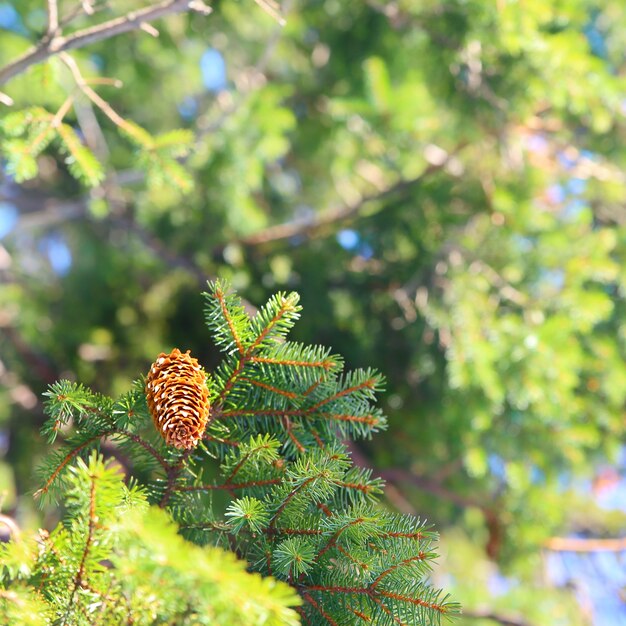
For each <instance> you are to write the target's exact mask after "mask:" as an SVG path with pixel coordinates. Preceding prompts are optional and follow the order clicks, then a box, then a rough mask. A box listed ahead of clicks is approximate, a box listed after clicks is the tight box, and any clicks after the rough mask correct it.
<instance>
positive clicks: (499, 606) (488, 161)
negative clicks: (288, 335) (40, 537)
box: [0, 0, 626, 626]
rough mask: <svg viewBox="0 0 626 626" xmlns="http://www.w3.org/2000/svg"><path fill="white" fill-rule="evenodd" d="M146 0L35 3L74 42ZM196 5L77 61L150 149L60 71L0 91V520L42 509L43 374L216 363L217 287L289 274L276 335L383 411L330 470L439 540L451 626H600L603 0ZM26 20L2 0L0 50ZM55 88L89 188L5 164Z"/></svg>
mask: <svg viewBox="0 0 626 626" xmlns="http://www.w3.org/2000/svg"><path fill="white" fill-rule="evenodd" d="M147 4H149V3H148V2H147V1H146V2H138V1H135V0H110V1H106V2H105V1H103V0H95V1H93V2H86V3H82V5H81V3H80V2H71V1H70V0H62V1H61V2H60V3H59V6H60V9H61V14H62V17H63V16H66V17H68V18H71V19H70V20H69V21H68V22H67V24H66V26H65V28H66V32H72V30H74V29H79V28H84V27H86V26H88V25H93V24H97V23H99V22H100V21H103V20H105V19H110V18H111V17H114V16H116V15H123V14H126V13H127V12H128V11H129V10H132V9H134V8H140V7H142V6H146V5H147ZM85 5H88V6H89V7H91V8H92V9H94V11H93V15H87V13H86V12H85V10H84V7H85ZM212 6H213V9H214V11H213V14H212V15H210V16H202V15H195V14H194V15H190V14H183V15H176V16H170V17H168V18H167V19H164V20H160V21H158V22H155V23H154V24H153V27H155V28H156V29H158V33H157V32H154V31H152V32H151V29H150V28H146V29H144V30H137V31H135V32H133V33H129V34H126V35H120V36H118V37H115V38H112V39H108V40H106V41H102V42H97V43H94V44H93V45H90V46H88V47H85V48H82V49H80V50H76V51H73V52H72V58H73V59H74V60H75V62H76V64H77V67H78V68H79V69H80V72H81V74H82V76H83V77H84V78H85V80H87V81H88V83H89V85H91V86H92V88H93V89H94V90H95V91H96V92H97V93H98V94H99V96H100V97H101V98H102V99H103V100H104V101H105V102H106V103H107V105H108V106H109V107H110V108H111V110H113V111H114V112H116V113H117V115H118V116H119V117H120V118H121V119H122V120H125V121H127V122H126V123H127V124H130V123H131V122H132V123H134V124H137V125H139V126H141V127H142V128H143V129H145V130H146V131H147V132H148V133H149V134H150V135H151V136H153V137H155V136H156V137H160V141H161V143H158V142H156V143H154V144H153V145H152V148H150V149H146V145H147V143H148V142H147V140H146V142H144V144H143V145H139V146H138V142H137V137H136V135H133V133H132V128H134V127H129V126H126V127H125V125H124V123H120V122H119V120H118V121H117V122H116V121H115V118H112V117H111V115H107V114H106V111H103V109H102V108H99V107H98V106H95V105H94V103H93V101H92V100H90V99H89V98H88V97H87V96H86V95H85V93H84V91H81V90H80V89H79V88H78V87H77V86H76V82H75V78H76V76H75V74H72V72H71V71H70V69H68V67H67V66H66V65H64V64H63V63H62V62H60V61H59V59H56V58H53V59H51V60H50V61H49V62H47V63H45V64H41V65H38V66H35V67H32V68H31V69H30V70H29V71H28V72H25V73H23V74H21V75H20V76H18V77H16V78H14V79H12V80H11V81H10V82H9V83H7V85H6V86H4V87H3V88H2V89H3V90H4V91H5V92H6V94H7V95H8V96H10V97H11V98H12V100H13V102H14V104H13V106H12V107H6V106H3V105H0V107H2V108H1V110H0V116H1V117H0V124H1V123H2V119H4V121H5V126H4V127H3V128H4V132H5V135H4V137H3V139H2V141H3V148H4V152H5V157H4V158H5V167H4V170H3V172H2V173H1V174H0V492H1V502H2V512H3V513H4V514H6V515H8V516H10V517H12V518H13V519H15V520H16V521H17V523H18V524H19V525H20V526H21V527H23V528H36V527H37V525H49V524H51V523H52V521H53V520H54V519H55V515H56V513H55V512H54V511H44V512H41V511H39V510H38V509H37V508H36V507H35V506H34V504H33V500H32V492H33V490H34V489H35V488H36V487H37V486H38V483H37V478H36V475H35V473H34V470H35V468H36V466H37V465H38V463H39V462H40V460H41V458H42V457H43V455H45V454H46V447H45V445H44V443H43V442H42V440H41V438H40V437H39V435H38V428H39V426H40V424H41V422H42V418H43V414H42V393H43V392H44V391H45V389H46V386H47V385H48V384H49V383H51V382H53V381H55V380H57V379H59V378H70V379H73V380H77V381H80V382H82V383H84V384H85V385H89V386H91V387H93V388H95V389H97V390H99V391H101V392H104V393H107V394H117V393H121V392H123V391H125V390H127V389H128V388H129V386H130V384H131V382H132V380H133V379H136V378H137V377H138V376H139V375H140V374H142V373H143V372H145V371H146V369H147V367H148V365H149V363H150V362H151V361H152V360H153V359H154V357H155V356H156V355H157V354H158V353H159V352H161V351H163V350H165V351H167V350H169V349H170V348H172V347H174V346H177V347H179V348H181V349H183V350H186V349H191V350H192V352H193V353H194V355H196V356H197V357H198V358H199V359H200V360H201V362H203V363H204V364H205V365H206V366H207V368H209V369H210V368H211V367H212V366H213V365H214V364H215V362H216V358H217V357H216V354H215V351H214V349H213V347H212V345H211V343H210V339H209V337H208V333H207V331H206V329H205V326H204V322H203V319H202V310H201V297H200V292H201V291H202V290H203V288H204V286H205V284H206V280H207V279H209V278H214V277H218V276H219V277H223V278H227V279H229V280H230V281H231V282H232V283H233V285H234V286H235V287H236V288H237V289H238V290H239V292H240V294H241V295H242V296H243V297H244V298H245V299H246V300H247V301H248V302H250V303H252V304H256V305H259V304H262V303H263V302H264V301H265V299H266V298H267V297H268V296H269V295H271V294H272V293H274V292H275V291H279V290H296V291H298V292H299V293H300V295H301V297H302V302H303V305H304V312H303V316H302V320H301V321H300V323H299V324H298V325H297V327H296V329H295V333H294V338H295V339H298V340H301V341H305V342H311V343H316V344H324V345H328V346H332V348H333V350H334V351H336V352H339V353H341V354H343V355H344V356H345V357H346V362H347V365H348V366H349V367H351V368H354V367H367V366H374V367H376V368H378V369H379V370H380V371H382V372H383V373H384V374H385V375H386V377H387V385H386V392H385V393H384V394H383V397H382V399H381V403H382V406H383V408H384V409H385V411H386V413H387V414H388V416H389V419H390V426H389V429H388V431H387V432H385V433H383V434H381V435H379V436H377V437H375V438H374V439H372V440H371V441H367V442H365V443H362V442H360V443H359V444H358V445H354V446H353V447H352V454H353V458H354V459H355V460H356V461H357V463H360V464H362V465H369V466H372V467H375V468H376V470H377V472H378V473H379V474H380V475H382V476H383V477H384V478H385V480H386V481H387V483H388V488H387V496H386V497H387V500H386V502H385V505H386V506H389V507H393V508H395V509H399V510H401V511H403V512H410V513H414V514H416V515H419V516H421V517H422V518H424V517H425V518H427V519H428V520H430V521H431V522H433V523H434V524H435V525H436V527H437V529H438V530H439V531H440V532H441V535H442V541H441V555H442V556H441V558H440V559H439V566H438V568H437V570H436V571H435V572H434V574H433V576H435V577H436V579H437V582H438V584H439V585H441V586H443V587H444V588H446V589H447V590H449V591H450V592H451V593H452V594H453V595H454V597H455V599H457V600H459V601H460V602H461V603H462V604H463V606H464V610H465V616H464V617H463V618H461V619H460V620H459V621H458V622H457V623H458V624H459V626H470V625H474V626H494V625H495V626H497V625H498V624H502V625H508V626H542V625H550V626H560V625H563V626H570V625H572V626H579V625H580V626H582V625H593V626H618V625H619V624H626V487H625V486H624V480H623V477H624V473H625V472H626V454H625V452H624V450H625V448H624V444H625V439H626V420H625V417H626V412H625V400H626V364H625V362H624V356H625V354H626V319H625V317H624V312H625V310H626V300H625V297H626V204H625V198H626V148H625V145H626V5H625V4H624V2H623V0H603V1H592V0H523V1H522V0H284V2H283V4H282V5H281V6H278V7H276V8H275V10H274V9H273V8H272V5H271V4H265V3H264V2H259V3H255V2H254V1H253V0H215V1H214V2H213V3H212ZM275 11H276V12H277V13H280V14H282V15H283V16H284V18H285V20H286V24H285V25H284V26H283V25H281V24H279V20H278V18H277V17H276V15H273V13H274V12H275ZM46 19H47V18H46V11H45V3H44V2H43V1H42V0H15V1H13V2H7V1H4V2H2V1H0V64H1V65H4V64H6V63H7V62H9V61H10V60H11V59H12V58H14V57H15V56H17V55H18V54H20V53H21V52H23V51H24V50H25V49H26V48H27V47H28V46H29V45H31V44H33V43H34V42H36V41H37V40H39V38H40V37H41V35H42V33H43V32H45V28H46ZM157 34H158V36H156V35H157ZM68 95H70V96H71V97H72V102H71V106H70V107H69V108H68V109H67V111H66V112H65V115H64V120H65V122H66V123H67V124H69V125H70V126H71V127H72V128H73V129H74V130H75V131H76V133H77V134H78V136H79V138H80V139H81V141H82V142H83V144H84V145H85V146H86V147H87V148H88V149H89V150H90V151H91V152H92V153H93V154H94V155H95V157H96V158H97V160H98V161H99V163H100V164H101V166H100V167H101V170H102V173H103V175H104V178H103V179H102V181H101V182H100V183H98V184H93V183H96V182H97V178H98V177H97V176H92V177H91V179H90V177H89V171H87V173H85V172H84V171H80V168H79V171H78V178H79V180H76V178H75V176H74V175H73V174H76V173H77V171H76V164H75V163H72V157H71V155H70V156H69V157H68V156H67V155H65V154H64V153H63V151H62V150H60V149H59V147H58V146H56V145H55V144H54V143H52V144H51V145H50V146H48V147H47V148H46V149H45V150H44V151H43V152H42V153H41V154H39V155H38V156H37V158H36V159H35V161H36V168H35V169H34V170H32V171H29V170H28V167H27V168H26V170H24V169H21V170H20V164H19V163H17V165H16V162H15V154H13V155H12V156H11V154H10V153H11V151H12V150H13V152H14V151H15V145H13V146H11V145H10V141H12V139H11V136H10V132H9V131H10V129H8V130H7V125H6V120H7V119H8V116H9V114H10V113H11V112H12V111H16V110H18V111H19V110H21V109H24V108H25V107H32V106H40V107H43V108H44V109H45V110H46V111H48V112H50V113H52V114H55V113H56V112H58V111H59V110H61V109H62V107H63V105H64V103H65V102H66V100H67V98H68ZM129 128H130V129H131V132H130V133H129ZM179 129H180V132H172V131H179ZM166 133H167V134H166ZM7 142H8V143H9V146H8V147H7ZM170 147H171V150H170ZM168 150H169V152H168ZM28 158H29V155H28V154H26V152H25V153H24V155H23V159H24V160H23V162H22V165H21V167H22V168H24V167H26V166H25V165H24V163H26V165H28V166H29V167H30V165H29V164H30V161H28V160H27V159H28ZM79 165H80V164H79ZM83 165H84V164H83ZM87 165H89V164H87ZM93 167H95V168H96V169H97V167H96V166H95V165H94V166H93ZM31 169H32V168H31ZM94 171H95V170H94ZM89 183H92V184H91V185H90V184H89Z"/></svg>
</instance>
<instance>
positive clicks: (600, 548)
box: [544, 537, 626, 552]
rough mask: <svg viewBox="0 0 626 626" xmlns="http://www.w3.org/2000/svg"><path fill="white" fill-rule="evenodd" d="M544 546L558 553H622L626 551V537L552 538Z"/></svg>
mask: <svg viewBox="0 0 626 626" xmlns="http://www.w3.org/2000/svg"><path fill="white" fill-rule="evenodd" d="M544 546H545V547H546V548H547V549H548V550H554V551H557V552H621V551H623V550H626V537H619V538H617V539H593V538H586V537H551V538H550V539H548V540H547V541H546V542H545V544H544Z"/></svg>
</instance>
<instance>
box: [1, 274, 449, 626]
mask: <svg viewBox="0 0 626 626" xmlns="http://www.w3.org/2000/svg"><path fill="white" fill-rule="evenodd" d="M204 296H205V302H206V305H205V316H206V322H207V325H208V327H209V329H210V330H211V333H212V337H213V341H214V343H215V344H216V345H217V346H218V347H219V348H220V349H221V351H222V352H223V353H224V358H223V361H222V363H221V364H220V366H219V367H218V368H217V369H216V370H215V372H214V373H213V374H212V375H209V376H206V375H205V374H204V371H203V370H202V369H201V368H200V366H199V365H198V364H197V362H196V361H195V359H193V358H192V357H191V356H190V355H189V354H188V353H186V354H183V353H181V352H180V351H179V350H178V349H175V350H173V351H172V353H171V354H169V355H166V354H161V355H160V356H159V357H158V358H157V360H156V361H155V363H154V364H153V366H152V367H151V370H150V372H149V374H148V376H147V378H146V380H143V381H138V382H137V384H136V386H135V388H134V389H133V390H131V391H130V392H128V393H126V394H125V395H123V396H122V397H121V398H119V399H117V400H114V399H112V398H108V397H105V396H101V395H98V394H96V393H93V392H92V391H90V390H88V389H86V388H84V387H83V386H81V385H79V384H75V383H72V382H69V381H60V382H58V383H56V384H54V385H52V386H51V388H50V389H49V391H48V393H47V397H48V400H47V407H46V410H47V414H48V420H47V422H46V424H45V425H44V427H43V433H44V435H45V436H46V437H47V438H48V440H49V441H50V443H52V442H53V441H54V440H55V439H56V438H57V436H58V435H59V433H60V432H66V431H67V430H68V429H69V430H70V431H71V434H69V435H68V436H67V437H66V439H65V441H64V442H63V444H62V446H60V447H59V448H58V449H57V450H56V451H55V452H54V453H53V454H51V455H50V456H49V457H48V459H47V460H46V462H45V464H44V465H43V467H42V475H43V479H44V482H43V486H42V488H41V489H40V490H39V491H38V493H37V495H38V497H40V498H42V499H46V498H47V499H53V500H56V499H58V498H59V496H60V495H61V494H65V495H64V498H65V500H66V502H67V504H68V513H67V520H66V522H65V523H64V524H63V525H61V526H60V527H59V528H58V529H57V530H55V531H54V533H53V534H52V535H51V536H50V537H49V538H48V537H44V538H43V539H42V540H41V547H40V548H37V546H36V545H35V544H32V545H31V546H30V548H28V549H27V550H26V552H24V549H23V547H22V546H21V544H10V545H9V547H8V548H6V549H5V550H4V553H3V557H4V558H5V569H4V580H3V582H4V586H5V589H6V590H7V591H5V593H4V596H3V598H4V600H3V601H4V606H5V613H6V612H8V611H9V610H10V609H9V608H7V607H8V605H9V604H10V602H9V599H8V595H7V594H8V593H9V592H11V593H15V594H17V593H18V592H17V591H13V589H14V588H16V589H19V594H20V595H19V598H20V601H23V602H32V603H43V604H42V608H41V615H42V616H43V615H50V616H52V618H51V619H53V620H56V621H55V622H54V623H60V624H74V623H76V624H82V623H85V624H88V623H89V624H90V623H94V622H93V621H89V620H93V619H94V615H98V616H102V617H101V618H100V617H98V619H100V620H101V622H100V623H115V620H116V619H117V620H118V623H123V622H124V620H126V621H127V622H128V623H131V618H132V623H144V622H142V621H141V619H148V615H149V614H152V615H153V616H156V618H157V619H159V620H161V621H167V620H173V621H170V622H168V623H181V624H187V623H222V622H214V621H211V620H212V618H211V617H210V615H213V614H215V613H216V611H217V610H218V607H219V608H220V610H221V607H222V603H225V605H228V600H229V597H228V593H233V594H235V595H236V594H243V592H242V589H241V588H236V589H235V590H234V591H233V590H230V591H229V592H224V593H223V594H218V600H217V603H218V604H217V606H213V604H212V603H213V599H212V598H213V594H212V592H211V593H209V592H207V593H204V591H205V589H206V588H212V587H213V586H215V584H216V570H219V568H221V563H222V561H224V562H225V563H226V564H228V565H230V566H231V569H232V570H235V571H236V570H237V567H238V566H237V565H233V564H232V560H230V559H226V557H224V556H223V555H222V554H221V553H217V552H215V553H214V552H211V553H210V554H215V555H218V556H217V557H216V561H213V562H212V563H209V564H207V563H206V562H205V560H206V559H205V557H203V553H202V552H199V551H198V549H197V548H194V547H193V546H192V545H190V544H189V543H187V542H182V540H181V539H180V538H176V537H175V536H174V535H173V533H172V523H171V522H170V521H169V519H168V518H166V517H164V514H163V513H160V512H159V514H156V513H155V512H154V511H153V510H152V509H150V512H149V513H148V512H147V511H148V509H147V506H148V503H150V504H152V505H158V507H161V509H165V510H166V511H168V512H169V513H170V515H171V518H172V519H173V520H174V521H175V522H176V524H177V525H178V528H179V530H180V532H181V534H182V535H183V536H184V537H185V538H186V539H187V540H189V541H190V542H192V543H195V544H199V545H207V544H208V545H212V546H219V547H223V548H225V549H227V550H231V551H232V552H234V553H235V554H236V555H237V556H238V557H239V558H241V559H245V561H246V562H247V563H248V567H249V569H250V570H251V571H252V572H256V573H259V574H262V575H263V576H265V577H273V578H274V579H278V581H283V584H281V583H279V584H278V586H276V587H275V586H272V585H273V583H272V584H270V583H269V582H268V580H267V579H264V581H265V582H260V581H259V580H258V579H257V578H254V579H253V580H254V581H255V582H254V583H253V586H252V587H251V589H252V605H253V606H254V610H256V611H257V613H255V614H254V615H253V614H252V613H250V615H249V622H248V623H251V624H256V623H261V622H260V621H259V620H260V617H259V615H265V616H266V617H265V618H264V619H265V620H266V622H264V623H268V624H269V623H279V620H280V619H282V620H283V622H282V623H285V624H288V623H291V622H290V621H289V620H290V619H291V620H292V621H293V618H290V617H289V611H288V609H287V608H286V607H285V604H291V605H293V604H296V602H294V596H292V595H290V594H289V593H287V592H286V591H285V586H284V583H287V584H288V585H290V586H291V587H292V588H293V589H295V590H296V591H297V592H298V595H299V598H300V599H301V606H299V607H297V608H296V611H298V613H299V614H300V617H301V619H302V622H303V623H304V624H311V625H320V626H322V625H325V626H326V625H344V624H369V623H375V624H389V625H398V624H406V625H410V624H416V625H417V624H419V625H422V624H424V625H425V624H439V623H440V622H441V617H442V616H450V615H454V614H455V613H457V612H458V606H457V605H456V604H455V603H453V602H451V601H449V600H448V597H447V596H443V595H442V593H441V592H440V591H438V590H435V589H433V588H432V587H431V586H430V585H429V583H428V580H427V575H428V572H429V567H430V564H431V562H432V561H433V559H434V558H435V552H434V542H435V539H436V535H435V533H434V532H433V531H432V530H430V528H429V527H428V526H427V525H426V524H425V523H424V522H422V521H420V520H418V519H415V518H413V517H410V516H403V515H398V514H394V513H389V512H387V511H385V510H383V509H381V508H380V507H378V506H377V505H376V501H377V496H378V494H380V493H381V491H382V483H381V481H380V480H379V479H377V478H374V477H372V475H371V472H370V471H369V470H364V469H362V468H359V467H356V466H355V465H353V463H352V462H351V460H350V457H349V454H348V453H347V451H346V447H345V445H344V441H345V440H347V439H355V438H369V437H371V435H372V434H373V433H375V432H377V431H378V430H380V429H382V428H384V427H385V417H384V416H383V415H382V413H381V411H380V410H379V409H376V408H375V407H374V406H373V401H374V399H375V393H376V391H377V390H379V389H380V387H381V385H382V378H381V376H380V375H379V374H378V373H377V372H375V371H373V370H369V369H368V370H357V371H352V372H344V371H343V363H342V359H341V358H340V357H339V356H337V355H333V354H331V352H330V350H328V349H326V348H322V347H319V346H307V345H301V344H298V343H293V342H289V341H287V340H286V335H287V333H288V332H289V330H290V329H291V328H292V326H293V325H294V323H295V322H296V320H297V319H298V318H299V315H300V308H301V307H300V306H299V305H298V295H297V294H295V293H290V294H284V293H279V294H277V295H275V296H274V297H273V298H271V299H270V300H269V301H268V303H267V304H266V305H265V306H264V307H263V308H262V309H261V310H259V311H258V313H256V315H254V317H251V316H250V315H249V314H248V313H247V312H246V310H245V309H244V306H243V304H242V302H241V300H240V298H239V297H238V296H237V295H236V294H234V293H232V292H231V291H230V290H229V286H228V285H227V284H226V283H224V282H219V281H218V282H215V283H211V284H210V288H209V291H208V293H206V294H204ZM155 426H156V428H155ZM104 441H107V442H110V443H111V442H112V443H114V444H115V446H114V454H115V455H117V456H119V458H120V459H124V464H125V465H126V464H129V463H130V465H131V467H132V474H133V476H134V477H135V479H136V480H137V481H138V482H137V483H135V482H134V480H133V481H131V482H130V486H129V487H126V486H124V484H123V483H122V481H121V478H120V475H119V472H117V470H116V468H115V466H114V465H111V464H109V465H105V464H103V462H102V461H101V460H100V459H99V457H98V456H97V453H96V452H94V451H95V450H98V449H99V448H101V446H102V443H103V442H104ZM86 457H89V458H90V461H89V464H86V463H85V462H84V461H82V460H81V459H83V458H86ZM24 545H26V544H24ZM24 557H27V558H26V559H25V560H24ZM203 559H205V560H203ZM25 563H26V565H25ZM109 563H111V564H112V565H111V566H109ZM130 563H136V564H137V565H136V566H131V565H129V564H130ZM196 563H198V564H200V565H198V566H197V565H196ZM202 564H204V565H202ZM166 574H171V575H166ZM161 577H163V578H167V581H168V582H167V583H166V584H165V586H164V587H163V588H162V587H161V586H160V585H159V586H155V585H154V581H155V580H157V579H158V580H160V579H161ZM269 580H271V579H269ZM236 581H237V584H240V585H241V584H242V580H241V578H237V579H236ZM217 584H218V586H219V581H217ZM179 591H180V592H179ZM263 591H266V592H268V596H267V597H265V596H263ZM150 593H152V594H155V596H156V605H155V604H154V603H151V602H150V601H149V598H147V595H148V596H149V595H150ZM256 593H258V594H259V596H258V597H257V596H256V595H255V594H256ZM243 595H245V597H246V598H247V591H246V592H245V594H243ZM197 597H200V600H199V601H198V602H197V601H196V598H197ZM15 598H18V596H17V595H16V596H15ZM15 601H17V600H15ZM246 603H247V600H246ZM255 603H256V604H255ZM207 604H208V605H209V609H208V610H206V611H205V610H204V609H203V608H202V607H205V605H207ZM235 604H236V603H235ZM211 607H212V608H211ZM229 610H230V611H234V616H235V617H230V616H231V613H229V612H228V613H227V615H228V616H229V617H228V619H230V620H231V621H228V619H226V618H224V617H223V615H222V613H220V615H221V616H222V619H223V620H225V621H223V623H239V622H237V621H236V619H237V618H241V616H240V615H239V614H238V613H237V609H236V608H233V607H232V606H231V607H230V609H229ZM146 611H147V612H146ZM135 612H136V613H137V615H138V616H139V617H135ZM150 612H152V613H150ZM7 614H8V613H7ZM200 614H202V615H203V617H202V618H200V617H199V615H200ZM140 618H141V619H140ZM43 619H44V618H43V617H42V620H43ZM153 619H154V617H153ZM203 619H204V620H205V621H202V620H203ZM272 619H273V620H275V621H274V622H272V621H271V620H272ZM107 620H109V621H107ZM111 620H113V622H111ZM176 620H178V621H176ZM194 620H195V621H194ZM206 620H208V621H206ZM42 623H45V621H43V622H42ZM146 623H148V622H146ZM150 623H151V622H150ZM242 623H243V622H242Z"/></svg>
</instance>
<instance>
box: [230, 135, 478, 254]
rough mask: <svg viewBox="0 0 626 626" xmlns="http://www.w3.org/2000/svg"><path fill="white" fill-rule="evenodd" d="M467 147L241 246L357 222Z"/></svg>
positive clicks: (268, 230) (248, 239)
mask: <svg viewBox="0 0 626 626" xmlns="http://www.w3.org/2000/svg"><path fill="white" fill-rule="evenodd" d="M465 145H466V144H465V143H461V144H459V145H458V146H457V147H456V148H454V150H452V151H451V152H449V153H448V154H447V156H446V158H445V159H442V160H441V161H438V162H436V163H430V164H429V165H428V166H427V167H426V168H425V169H424V171H423V172H422V173H421V174H419V175H418V176H416V177H414V178H409V179H406V178H401V179H399V180H398V181H396V182H395V183H393V184H392V185H390V186H389V187H385V188H383V189H382V190H380V191H378V192H376V193H374V194H370V195H364V196H363V197H362V198H361V199H359V200H358V201H357V202H354V203H352V204H347V205H342V206H338V207H335V208H332V209H330V210H329V211H325V212H323V213H320V214H319V215H317V216H316V217H314V218H313V219H308V220H306V221H290V222H286V223H284V224H277V225H276V226H270V227H269V228H266V229H265V230H262V231H260V232H258V233H254V234H253V235H249V236H248V237H244V238H242V239H240V240H239V243H241V244H243V245H245V246H260V245H263V244H267V243H274V242H276V241H283V240H285V239H291V238H292V237H297V236H305V237H311V236H314V235H315V234H317V233H318V231H320V230H322V229H323V228H324V227H327V226H334V225H336V224H337V223H338V222H342V221H345V220H349V219H351V218H356V217H358V215H359V213H361V211H362V210H363V209H364V207H366V206H367V205H369V204H371V203H374V202H379V201H381V200H385V199H387V198H389V197H390V196H394V195H396V194H401V193H404V192H406V191H409V190H411V189H413V188H414V187H416V186H418V185H420V184H421V183H422V182H423V181H424V180H425V179H427V178H428V177H429V176H431V175H433V174H434V173H436V172H439V171H440V170H442V169H443V168H445V166H446V165H448V163H450V161H451V160H452V159H453V158H454V157H455V156H456V155H457V154H458V153H459V152H460V151H461V150H462V149H463V148H464V147H465Z"/></svg>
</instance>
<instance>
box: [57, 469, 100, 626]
mask: <svg viewBox="0 0 626 626" xmlns="http://www.w3.org/2000/svg"><path fill="white" fill-rule="evenodd" d="M90 479H91V487H90V491H89V523H88V527H87V538H86V539H85V547H84V548H83V554H82V557H81V560H80V565H79V566H78V570H77V572H76V576H75V577H74V581H73V586H72V591H71V592H70V597H69V600H68V602H67V609H66V611H65V615H64V616H63V618H62V621H61V624H62V625H64V624H66V623H67V619H68V617H69V615H70V612H71V611H72V609H73V608H75V606H74V598H75V596H76V592H77V590H78V588H79V587H81V586H82V584H83V578H84V576H85V563H86V560H87V555H88V554H89V551H90V549H91V544H92V542H93V538H94V530H95V526H96V477H95V476H93V475H92V476H90Z"/></svg>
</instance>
